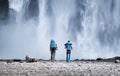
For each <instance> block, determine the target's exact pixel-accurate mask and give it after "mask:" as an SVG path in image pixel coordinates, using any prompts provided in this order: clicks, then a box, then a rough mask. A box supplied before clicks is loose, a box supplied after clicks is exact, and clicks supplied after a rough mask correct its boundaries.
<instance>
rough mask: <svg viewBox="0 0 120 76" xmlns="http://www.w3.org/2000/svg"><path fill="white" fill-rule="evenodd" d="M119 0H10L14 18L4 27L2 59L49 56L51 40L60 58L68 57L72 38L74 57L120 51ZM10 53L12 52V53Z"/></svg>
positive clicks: (0, 30)
mask: <svg viewBox="0 0 120 76" xmlns="http://www.w3.org/2000/svg"><path fill="white" fill-rule="evenodd" d="M119 3H120V1H119V0H9V10H10V11H9V13H10V21H9V23H8V24H7V25H6V26H1V29H0V36H1V38H0V45H1V46H0V50H1V55H0V58H24V57H25V55H31V56H34V57H38V58H42V59H49V58H50V51H49V44H50V40H51V39H54V40H55V41H56V43H57V44H58V50H57V52H56V59H65V55H66V52H65V49H64V44H65V42H67V40H71V42H72V43H73V47H74V50H73V52H72V59H76V58H97V57H113V56H117V55H119V54H120V52H119V45H120V33H119V29H120V22H119V20H120V5H119ZM8 52H10V53H8Z"/></svg>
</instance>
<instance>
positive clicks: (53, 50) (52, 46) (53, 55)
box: [50, 40, 57, 62]
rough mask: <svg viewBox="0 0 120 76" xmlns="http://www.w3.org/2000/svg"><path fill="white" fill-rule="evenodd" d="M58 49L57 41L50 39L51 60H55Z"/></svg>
mask: <svg viewBox="0 0 120 76" xmlns="http://www.w3.org/2000/svg"><path fill="white" fill-rule="evenodd" d="M56 50H57V44H56V43H55V41H54V40H51V41H50V52H51V62H53V61H54V60H55V53H56Z"/></svg>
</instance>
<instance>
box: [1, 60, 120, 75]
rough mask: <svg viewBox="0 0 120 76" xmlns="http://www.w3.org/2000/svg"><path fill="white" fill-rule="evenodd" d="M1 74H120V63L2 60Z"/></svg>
mask: <svg viewBox="0 0 120 76" xmlns="http://www.w3.org/2000/svg"><path fill="white" fill-rule="evenodd" d="M0 76H120V63H113V62H91V61H76V62H69V63H67V62H65V61H56V62H49V61H39V62H33V63H26V62H23V63H20V62H12V63H7V62H2V61H1V62H0Z"/></svg>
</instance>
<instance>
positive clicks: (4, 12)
mask: <svg viewBox="0 0 120 76" xmlns="http://www.w3.org/2000/svg"><path fill="white" fill-rule="evenodd" d="M8 16H9V1H8V0H0V20H6V19H8Z"/></svg>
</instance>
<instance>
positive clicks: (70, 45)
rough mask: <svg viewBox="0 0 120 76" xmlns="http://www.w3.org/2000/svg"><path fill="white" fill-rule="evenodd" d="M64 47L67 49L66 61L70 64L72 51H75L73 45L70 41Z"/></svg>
mask: <svg viewBox="0 0 120 76" xmlns="http://www.w3.org/2000/svg"><path fill="white" fill-rule="evenodd" d="M64 45H65V49H66V61H67V62H70V56H71V50H72V49H73V47H72V43H70V40H68V42H67V43H66V44H64Z"/></svg>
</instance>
